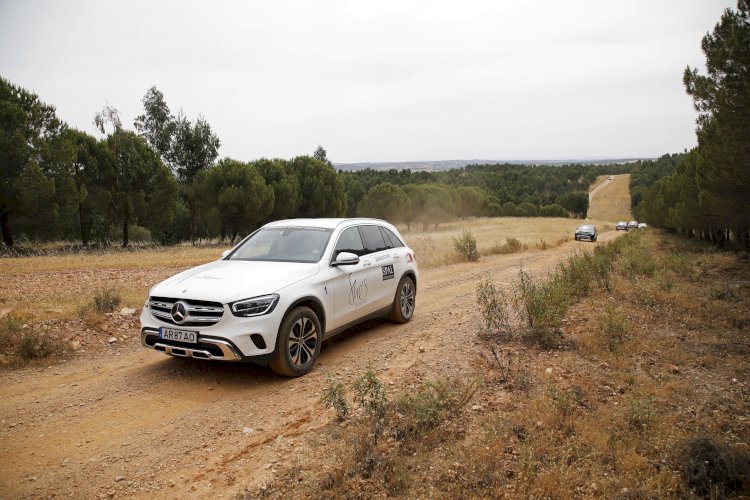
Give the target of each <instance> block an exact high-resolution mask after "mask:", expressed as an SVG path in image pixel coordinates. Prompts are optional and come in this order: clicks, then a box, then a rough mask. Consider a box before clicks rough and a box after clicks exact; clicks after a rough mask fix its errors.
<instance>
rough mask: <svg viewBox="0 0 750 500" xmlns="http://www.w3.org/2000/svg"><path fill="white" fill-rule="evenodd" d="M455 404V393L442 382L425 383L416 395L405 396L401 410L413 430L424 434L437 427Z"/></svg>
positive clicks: (401, 403) (400, 403) (401, 402)
mask: <svg viewBox="0 0 750 500" xmlns="http://www.w3.org/2000/svg"><path fill="white" fill-rule="evenodd" d="M454 402H455V393H454V392H453V390H452V389H451V388H450V387H449V385H448V384H446V383H444V382H441V381H429V382H425V383H424V384H423V385H422V387H421V389H420V390H419V391H417V392H416V393H415V394H405V395H404V396H402V397H401V399H400V400H399V409H400V410H401V411H402V412H403V413H404V414H406V415H407V418H408V419H409V420H410V421H411V422H412V427H413V429H414V430H415V431H416V432H418V433H421V432H424V431H427V430H429V429H432V428H433V427H435V426H437V425H438V424H439V423H440V422H442V420H443V416H444V415H445V412H446V411H447V410H448V409H450V408H451V407H452V406H453V404H454Z"/></svg>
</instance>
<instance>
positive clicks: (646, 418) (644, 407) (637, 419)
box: [626, 396, 654, 432]
mask: <svg viewBox="0 0 750 500" xmlns="http://www.w3.org/2000/svg"><path fill="white" fill-rule="evenodd" d="M653 401H654V397H653V396H648V397H647V398H644V399H640V398H636V399H634V400H633V401H631V402H630V407H629V408H628V412H627V415H626V418H627V422H628V426H629V427H630V428H631V429H633V430H634V431H638V432H645V431H646V430H647V429H648V428H649V427H650V426H651V424H652V422H653V419H654V411H653V408H652V407H651V403H652V402H653Z"/></svg>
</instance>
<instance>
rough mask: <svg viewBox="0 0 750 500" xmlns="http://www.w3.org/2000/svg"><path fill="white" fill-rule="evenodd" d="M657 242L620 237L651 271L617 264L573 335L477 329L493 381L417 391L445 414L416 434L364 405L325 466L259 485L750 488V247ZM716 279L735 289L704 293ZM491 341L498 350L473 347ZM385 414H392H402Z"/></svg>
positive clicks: (672, 491) (559, 493)
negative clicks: (440, 404)
mask: <svg viewBox="0 0 750 500" xmlns="http://www.w3.org/2000/svg"><path fill="white" fill-rule="evenodd" d="M663 241H665V240H661V241H660V240H659V237H657V236H655V235H652V234H635V235H632V236H629V237H627V238H624V239H623V238H620V239H618V240H616V242H613V243H611V244H610V246H609V247H610V248H615V247H617V248H616V251H617V255H618V257H617V258H619V259H620V260H623V259H625V260H627V259H628V258H629V257H631V254H633V253H635V254H636V255H638V256H639V258H641V259H643V260H646V261H648V262H650V263H652V264H653V266H654V268H655V269H656V272H655V273H653V275H650V274H651V273H650V271H649V266H646V267H644V268H642V269H640V268H639V269H633V268H630V267H627V266H626V267H624V268H623V267H621V266H618V265H614V266H612V267H611V274H612V280H611V283H610V290H606V289H604V288H601V286H600V285H596V286H595V287H594V289H593V290H592V294H591V295H590V296H588V297H587V298H584V299H582V300H581V301H579V302H578V303H577V304H576V305H574V306H573V307H572V308H571V310H570V311H569V313H568V315H567V317H566V318H565V320H564V321H563V325H562V327H561V333H562V335H563V336H564V338H565V339H566V342H565V343H563V347H561V348H555V349H551V350H548V349H532V348H529V346H528V345H521V344H519V343H518V342H517V341H516V340H514V339H513V338H505V339H504V340H500V341H498V339H497V338H494V339H491V340H486V341H482V345H481V346H480V347H477V348H476V351H477V356H478V358H479V359H480V362H479V363H478V364H477V370H476V372H475V374H476V375H479V376H481V377H482V379H483V384H482V385H481V386H480V387H479V388H478V390H477V392H476V393H475V395H474V397H473V398H472V400H471V402H469V403H468V404H467V405H466V406H461V407H459V408H458V409H457V410H456V411H453V412H449V413H440V412H439V411H437V410H438V408H437V406H436V405H435V403H434V401H437V399H436V398H434V397H432V398H430V397H427V396H425V395H422V396H420V398H421V399H420V401H421V402H423V403H424V405H420V406H415V407H414V408H415V409H420V411H422V413H423V414H426V415H439V417H440V418H439V419H435V420H433V421H431V422H432V423H431V425H430V427H428V428H425V429H424V430H422V431H421V432H419V433H416V434H411V435H408V436H407V435H405V434H404V433H403V432H396V431H393V434H391V435H390V436H389V435H388V434H382V435H381V436H382V437H381V438H380V439H374V440H373V439H372V437H373V435H376V434H374V431H373V429H374V427H371V426H369V425H363V421H362V420H361V419H360V418H359V417H357V418H355V419H354V420H352V421H351V423H350V425H348V426H340V425H339V424H338V423H336V424H333V425H331V426H329V427H328V428H326V429H323V430H322V431H321V432H320V435H319V436H317V437H316V438H315V439H317V440H318V442H319V447H318V452H319V456H318V457H317V458H316V459H312V460H311V461H310V463H313V464H317V463H324V464H325V466H324V471H322V472H320V473H313V474H308V475H305V474H304V471H303V472H300V471H298V470H296V469H295V470H289V471H286V470H284V471H281V472H280V474H279V475H278V477H277V478H276V479H275V480H274V482H273V483H272V484H268V485H266V487H264V489H263V490H262V491H260V492H258V494H257V496H262V497H270V498H286V497H288V496H289V495H292V496H297V497H307V496H312V497H319V496H321V493H322V496H326V497H332V498H372V497H378V498H380V497H387V496H397V497H408V498H426V497H441V498H520V497H530V498H574V497H584V498H588V497H600V498H664V497H666V498H692V497H695V496H700V497H709V498H726V497H730V498H731V497H737V496H741V497H742V496H747V495H748V494H750V477H748V471H749V470H750V446H749V445H748V443H750V428H749V427H748V426H747V423H746V421H747V418H748V414H750V388H749V386H748V384H749V383H750V358H749V357H748V354H750V341H748V339H747V328H748V326H749V325H750V315H749V314H750V313H749V311H750V287H749V286H748V285H747V284H748V283H750V268H749V266H748V261H747V260H746V259H743V258H741V257H738V256H736V255H729V254H722V253H716V252H714V251H712V250H711V249H710V248H708V247H702V248H700V247H694V248H691V247H689V246H687V245H689V244H688V243H685V242H682V241H680V240H678V239H676V238H669V239H668V240H666V241H668V244H667V245H664V244H663V243H662V242H663ZM691 263H692V264H691ZM688 265H691V266H692V267H691V269H690V271H691V272H689V273H686V272H685V269H686V266H688ZM664 277H668V278H669V279H670V280H672V282H673V286H672V287H671V288H670V289H669V290H668V291H664V290H661V285H660V284H659V280H660V279H664ZM711 286H713V287H716V288H717V289H720V290H724V289H730V288H731V290H732V293H731V294H726V293H720V294H713V295H712V294H707V293H705V291H706V289H707V288H709V287H711ZM643 290H646V292H647V295H649V296H650V297H651V300H650V301H649V302H648V304H644V303H643V298H644V293H643ZM613 340H614V342H613ZM565 345H567V346H568V347H565ZM488 348H491V349H489V350H491V351H492V353H493V354H494V356H486V355H485V356H480V355H479V354H480V353H485V354H486V352H487V351H488ZM467 375H468V376H471V374H467ZM409 386H410V387H412V388H414V387H419V383H418V381H417V382H411V383H409ZM461 392H462V391H460V390H459V391H458V393H461ZM402 399H403V398H402ZM412 400H416V399H415V396H412ZM422 400H423V401H422ZM472 405H476V406H472ZM423 407H424V408H423ZM475 410H478V411H475ZM389 415H391V414H390V413H387V414H386V417H385V418H386V419H388V418H393V422H392V423H391V425H389V426H385V428H387V429H396V430H398V429H399V428H400V427H399V426H403V425H404V423H405V422H408V419H406V416H405V415H400V416H399V415H391V417H389ZM401 428H402V427H401ZM353 438H355V439H353ZM368 439H369V441H368ZM352 443H354V447H352ZM357 451H359V453H357ZM313 470H315V471H317V470H318V469H317V468H314V469H313ZM293 479H294V480H293ZM255 496H256V494H255V492H247V497H255Z"/></svg>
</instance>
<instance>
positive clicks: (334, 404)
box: [320, 375, 349, 421]
mask: <svg viewBox="0 0 750 500" xmlns="http://www.w3.org/2000/svg"><path fill="white" fill-rule="evenodd" d="M320 402H321V403H323V405H324V406H325V407H327V408H333V409H334V410H336V416H337V417H338V419H339V421H343V420H346V416H347V415H348V414H349V403H347V402H346V395H345V394H344V384H342V383H341V382H337V381H335V380H333V379H332V378H331V376H330V375H328V378H327V381H326V387H325V389H323V395H322V396H321V397H320Z"/></svg>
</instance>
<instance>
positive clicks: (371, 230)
mask: <svg viewBox="0 0 750 500" xmlns="http://www.w3.org/2000/svg"><path fill="white" fill-rule="evenodd" d="M359 231H360V233H362V239H363V240H364V243H365V252H367V253H368V254H369V253H375V252H380V251H381V250H387V249H388V246H387V245H386V244H385V240H384V239H383V235H382V234H381V233H380V228H378V226H359Z"/></svg>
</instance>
